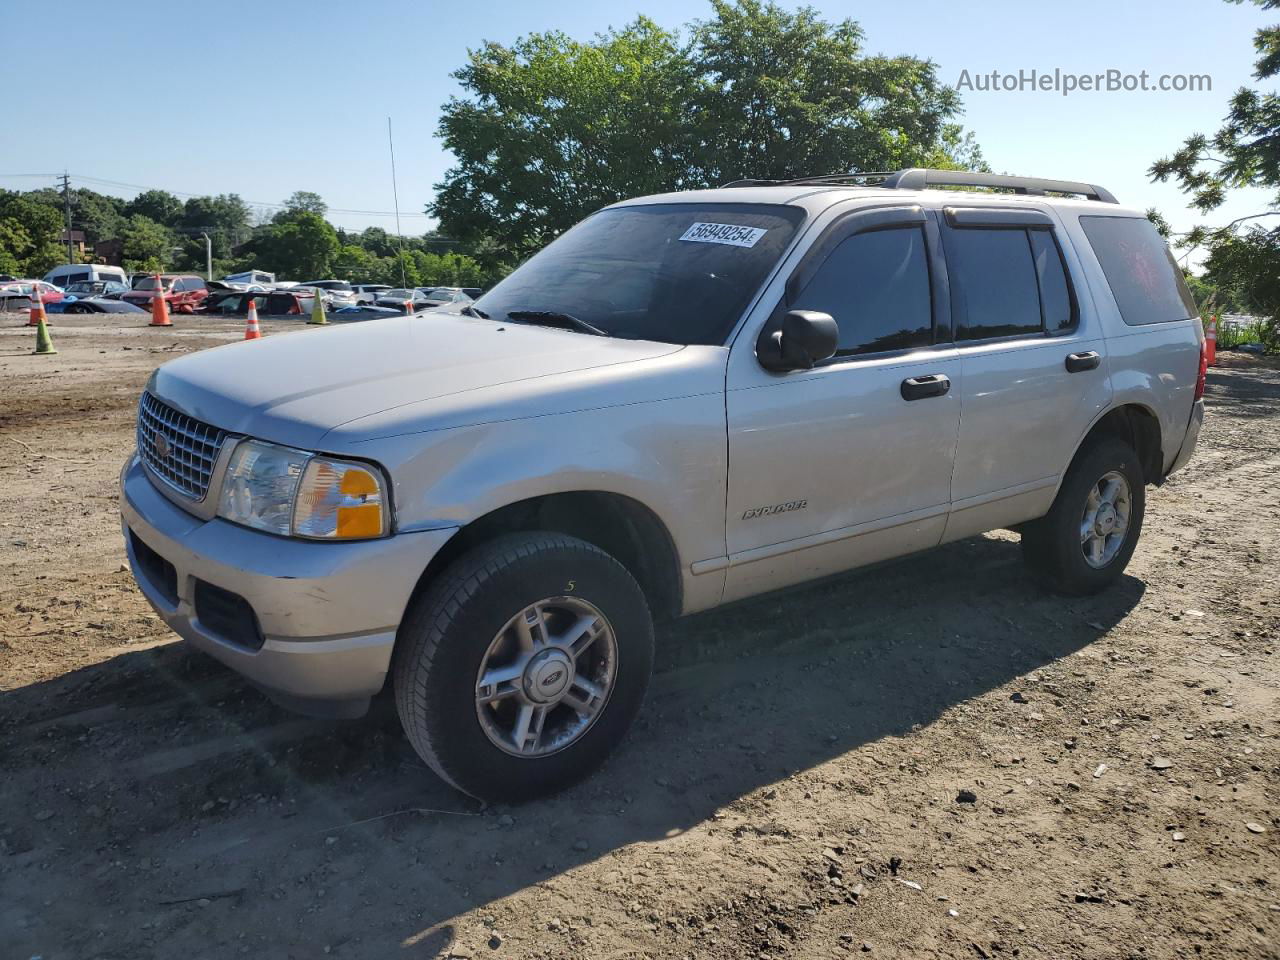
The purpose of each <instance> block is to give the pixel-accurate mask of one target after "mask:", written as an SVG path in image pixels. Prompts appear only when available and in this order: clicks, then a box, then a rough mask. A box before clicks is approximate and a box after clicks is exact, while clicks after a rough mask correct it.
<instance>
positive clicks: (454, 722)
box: [394, 533, 653, 801]
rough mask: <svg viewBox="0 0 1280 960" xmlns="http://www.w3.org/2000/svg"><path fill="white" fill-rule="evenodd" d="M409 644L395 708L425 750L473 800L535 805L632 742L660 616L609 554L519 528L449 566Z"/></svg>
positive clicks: (406, 634)
mask: <svg viewBox="0 0 1280 960" xmlns="http://www.w3.org/2000/svg"><path fill="white" fill-rule="evenodd" d="M396 646H397V649H396V663H395V676H394V684H395V692H396V707H397V710H398V712H399V714H400V721H401V723H402V724H403V726H404V729H405V732H406V734H407V735H408V737H409V740H410V742H411V743H412V744H413V746H414V749H415V750H417V752H418V754H419V756H421V757H422V759H423V760H424V761H426V763H427V765H428V766H430V767H431V768H432V769H433V770H434V771H435V772H436V773H437V774H439V775H440V776H441V777H442V778H443V779H445V780H446V781H448V782H449V783H451V784H453V785H454V786H455V787H457V788H458V789H459V790H462V791H464V792H466V793H469V794H471V795H472V796H475V797H479V798H481V799H483V800H488V801H497V800H524V799H529V798H532V797H536V796H539V795H541V794H546V793H551V792H554V791H556V790H559V789H562V788H563V787H566V786H568V785H569V784H571V783H573V782H574V781H576V780H578V779H580V778H582V777H584V776H586V775H587V774H588V773H590V772H591V771H592V770H594V769H595V768H596V767H597V766H599V765H600V764H601V763H603V762H604V760H605V758H606V757H607V756H608V755H609V753H610V752H611V751H612V750H613V748H614V747H615V746H616V745H617V743H618V742H619V741H620V740H621V739H622V737H623V736H624V734H625V733H626V731H627V729H628V728H629V727H630V726H631V722H632V720H633V719H634V718H635V715H636V713H637V711H638V710H639V708H640V703H641V700H642V699H643V697H644V692H645V689H646V687H647V686H648V682H649V674H650V671H651V669H652V666H653V623H652V619H651V617H650V614H649V608H648V606H647V604H646V603H645V599H644V595H643V593H642V592H641V590H640V587H639V585H637V583H636V582H635V580H634V579H633V578H632V576H631V574H630V573H628V572H627V570H626V568H625V567H623V566H622V565H621V564H620V563H618V561H616V560H614V559H613V558H612V557H611V556H609V555H608V554H607V553H605V552H604V551H602V550H600V549H598V548H596V547H594V546H592V545H591V544H589V543H586V542H584V541H582V540H577V539H575V538H573V537H567V536H563V535H560V534H549V533H529V534H511V535H508V536H505V537H501V538H499V539H497V540H494V541H493V542H491V543H488V544H485V545H482V546H480V547H477V548H476V549H474V550H472V551H470V552H469V553H466V554H464V555H463V556H462V557H460V558H459V559H458V560H456V561H455V562H454V563H453V564H452V565H451V566H450V567H449V568H448V569H446V570H445V571H444V573H443V574H442V575H441V576H440V577H439V579H438V580H437V581H436V582H435V583H434V584H433V585H432V586H431V587H429V588H428V589H427V590H426V591H425V592H424V593H423V594H422V595H421V596H420V597H419V598H418V600H417V601H416V602H415V603H414V604H412V605H411V607H410V610H409V613H408V615H407V616H406V618H405V621H404V623H403V624H402V625H401V628H400V634H399V637H398V638H397V644H396Z"/></svg>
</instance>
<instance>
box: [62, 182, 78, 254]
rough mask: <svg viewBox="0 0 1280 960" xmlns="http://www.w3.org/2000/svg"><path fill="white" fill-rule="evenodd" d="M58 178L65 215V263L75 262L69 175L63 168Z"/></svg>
mask: <svg viewBox="0 0 1280 960" xmlns="http://www.w3.org/2000/svg"><path fill="white" fill-rule="evenodd" d="M59 179H61V180H62V207H63V210H65V211H66V215H67V263H75V262H76V254H75V247H74V246H73V245H72V243H71V177H70V175H69V174H68V173H67V172H66V171H65V170H64V171H62V176H61V177H60V178H59Z"/></svg>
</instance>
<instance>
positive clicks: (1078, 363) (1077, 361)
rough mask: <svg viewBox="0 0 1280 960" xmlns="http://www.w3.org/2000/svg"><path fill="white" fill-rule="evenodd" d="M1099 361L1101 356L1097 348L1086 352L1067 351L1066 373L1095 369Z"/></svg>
mask: <svg viewBox="0 0 1280 960" xmlns="http://www.w3.org/2000/svg"><path fill="white" fill-rule="evenodd" d="M1101 362H1102V357H1101V356H1100V355H1099V353H1098V351H1097V350H1090V351H1089V352H1088V353H1069V354H1067V373H1079V372H1080V371H1082V370H1096V369H1098V364H1100V363H1101Z"/></svg>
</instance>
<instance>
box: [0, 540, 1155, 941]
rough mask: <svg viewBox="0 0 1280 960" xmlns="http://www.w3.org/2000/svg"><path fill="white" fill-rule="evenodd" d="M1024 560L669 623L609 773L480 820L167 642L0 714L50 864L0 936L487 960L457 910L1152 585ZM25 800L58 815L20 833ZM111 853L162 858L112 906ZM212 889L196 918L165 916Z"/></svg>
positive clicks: (378, 754) (941, 566) (384, 730)
mask: <svg viewBox="0 0 1280 960" xmlns="http://www.w3.org/2000/svg"><path fill="white" fill-rule="evenodd" d="M1018 552H1019V548H1018V545H1017V542H1016V540H1015V539H1011V538H1010V537H1009V536H1008V535H988V536H985V537H980V538H977V539H974V540H969V541H965V542H961V543H957V544H951V545H949V546H947V547H944V548H942V549H940V550H936V551H933V552H931V553H928V554H924V555H920V556H917V557H912V558H908V559H906V560H904V561H899V562H897V563H895V564H893V565H891V566H886V567H883V568H880V569H876V570H870V571H862V572H859V573H856V574H851V575H844V576H840V577H837V578H832V579H829V580H826V581H823V582H820V583H817V584H813V585H809V586H806V587H803V588H798V589H793V590H789V591H786V592H783V593H779V594H775V595H770V596H767V597H763V598H757V599H754V600H750V601H745V602H742V603H738V604H736V605H734V606H732V607H729V608H726V609H724V610H720V611H715V612H709V613H705V614H700V615H697V616H694V617H690V618H687V619H685V620H683V621H679V622H676V623H673V624H669V625H666V626H663V627H661V628H660V629H659V640H660V655H659V662H658V672H657V674H656V675H655V678H654V682H653V685H652V687H651V691H650V696H649V699H648V701H647V704H646V707H645V710H644V712H643V714H642V716H641V719H640V721H639V722H638V723H637V726H636V729H635V730H634V732H633V733H632V734H631V736H630V737H629V738H628V741H627V742H626V743H625V744H623V745H622V748H621V749H620V750H619V751H618V753H617V755H616V756H615V757H614V758H613V759H612V760H611V761H610V762H609V763H608V764H607V765H606V766H605V768H604V769H603V770H602V771H600V772H599V773H597V774H596V775H594V776H592V777H590V778H588V779H587V780H586V781H585V782H583V783H582V784H580V785H579V786H577V787H574V788H572V789H570V790H568V791H566V792H564V793H562V794H560V795H558V796H555V797H552V798H549V799H546V800H542V801H538V802H534V803H529V804H524V805H520V806H516V807H498V808H489V809H483V808H481V807H480V805H479V804H477V803H476V802H475V801H472V800H470V799H469V798H466V797H464V796H461V795H460V794H458V793H456V792H454V791H453V790H451V789H450V788H448V787H447V786H445V785H444V784H442V783H441V782H440V781H438V780H437V779H436V778H435V777H434V776H432V775H431V774H430V772H429V771H427V769H426V768H425V767H424V766H423V765H422V763H421V762H420V761H419V760H418V759H417V757H416V756H415V755H414V754H413V752H412V750H411V749H410V747H409V746H408V744H407V742H406V741H405V739H404V737H403V735H402V734H401V733H400V731H399V729H398V727H397V725H396V722H395V719H394V715H393V714H392V713H390V712H389V711H388V710H387V708H386V704H385V703H382V704H380V705H379V708H378V709H375V711H374V712H373V713H371V715H370V716H369V717H367V718H365V719H363V720H360V721H355V722H347V723H341V724H339V723H330V722H325V721H317V720H308V719H300V718H294V717H292V716H291V715H289V714H287V713H284V712H283V711H280V710H278V709H277V708H276V707H274V706H273V705H271V704H270V703H269V702H267V701H266V700H265V698H263V697H261V696H260V695H258V694H257V693H256V692H254V691H252V690H249V689H248V688H246V687H245V686H244V685H243V683H242V682H241V681H240V680H239V678H238V677H235V676H234V675H232V674H230V673H229V672H228V671H226V670H224V669H223V668H221V667H220V666H219V665H217V664H215V663H213V662H212V661H211V660H207V659H206V658H203V657H196V656H192V655H188V654H186V653H185V652H184V651H183V650H182V649H181V647H180V645H177V644H174V645H170V646H166V647H163V648H159V649H155V650H150V651H143V652H138V653H129V654H124V655H122V656H120V657H117V658H115V659H113V660H111V661H108V662H106V663H103V664H99V665H97V666H94V667H90V668H87V669H84V670H79V671H75V672H73V673H70V674H68V675H66V676H64V677H62V678H59V679H57V680H53V681H50V682H48V683H41V684H34V685H31V686H29V687H24V688H21V689H18V690H13V691H10V692H7V693H3V694H0V717H7V718H9V719H8V720H5V721H0V725H2V727H3V731H4V737H3V742H2V744H0V768H4V769H7V770H11V771H14V772H15V773H14V776H13V777H11V778H9V781H8V783H7V784H6V785H0V800H2V801H3V804H2V805H0V810H10V811H16V810H19V809H22V810H23V811H24V813H23V815H22V816H21V817H13V818H11V822H16V823H18V824H19V826H18V827H17V828H16V829H14V828H10V829H9V831H8V832H7V833H0V838H2V839H3V840H4V841H5V845H6V847H7V852H8V853H9V856H10V863H11V864H18V865H21V864H29V865H31V866H34V865H35V864H36V863H37V862H39V863H44V864H46V866H47V869H44V870H42V871H40V881H41V882H40V883H37V884H32V885H29V886H27V885H24V886H21V887H20V888H19V887H18V884H17V883H16V882H15V881H16V878H17V877H18V876H19V875H20V874H25V875H26V876H31V875H33V874H34V873H35V872H36V871H35V870H33V869H28V870H26V871H20V870H18V869H10V870H9V871H7V874H6V873H4V872H0V903H3V902H6V901H7V902H8V903H9V906H8V907H7V908H0V928H5V927H8V928H10V929H15V930H17V936H16V942H17V944H18V945H20V946H22V947H23V948H24V949H25V948H27V947H28V946H29V947H30V949H31V950H32V952H36V951H38V950H40V949H43V950H44V951H45V952H46V954H49V953H53V952H54V950H53V948H52V946H51V944H55V943H57V942H58V941H59V940H65V944H64V947H65V949H66V950H67V951H68V952H70V953H72V954H74V955H81V954H82V953H84V952H85V948H86V947H88V946H90V945H92V946H93V947H94V949H95V951H97V950H102V949H103V948H104V947H105V946H110V947H111V949H112V950H113V951H115V952H111V953H106V952H103V953H101V955H103V956H106V955H111V956H116V955H130V956H151V955H155V956H174V955H180V954H181V953H183V952H184V951H185V952H187V953H189V954H190V955H193V956H206V955H218V956H222V955H228V954H230V953H232V952H235V951H236V950H238V949H240V947H241V946H244V945H251V946H252V948H253V950H254V952H262V951H263V950H264V949H266V950H268V951H270V955H284V951H283V950H282V949H281V948H284V947H289V948H290V949H296V950H297V951H298V953H297V954H296V955H298V956H314V955H319V953H320V951H321V950H322V949H324V948H326V947H328V948H331V949H335V950H336V949H337V948H338V947H339V946H342V945H344V944H347V945H352V946H351V950H352V953H351V955H359V956H365V955H379V956H381V955H388V954H390V953H391V952H392V951H393V950H400V951H404V952H407V953H408V954H409V955H411V956H424V957H433V956H447V955H448V952H449V950H450V949H451V948H455V947H456V948H461V947H464V946H465V947H466V948H467V949H469V950H471V951H473V952H475V954H476V955H477V956H478V955H480V953H481V952H482V950H483V952H488V951H487V949H485V947H484V943H485V940H484V937H485V936H487V934H486V933H485V932H484V930H482V929H480V926H481V925H480V924H478V923H476V922H468V923H466V924H462V925H459V923H458V918H459V916H460V915H462V914H465V913H467V912H468V911H470V910H476V909H479V908H483V907H485V906H486V905H488V904H491V903H493V902H494V901H496V900H499V899H501V898H503V897H505V896H508V895H510V894H513V893H515V892H517V891H520V890H522V889H525V888H527V887H529V886H531V885H535V884H544V883H546V882H547V881H550V880H553V878H555V877H556V876H557V875H559V874H563V873H564V872H566V871H569V870H572V869H574V868H576V867H578V866H580V865H582V864H583V863H586V862H589V861H594V860H598V859H600V858H602V857H606V856H608V855H609V854H610V853H611V852H613V851H616V850H619V849H620V848H623V847H626V846H628V845H631V844H636V843H644V842H650V841H660V840H662V839H664V838H670V837H674V836H677V835H678V834H680V833H682V832H683V831H686V830H688V829H689V828H691V827H693V826H695V825H697V824H700V823H702V822H704V821H706V820H708V819H709V818H712V817H713V816H714V815H716V814H717V811H720V810H721V809H722V808H724V807H725V806H727V805H730V804H734V803H735V802H736V801H740V800H741V799H742V798H744V797H748V796H749V795H754V794H755V793H756V792H757V791H760V790H761V789H763V788H767V787H768V786H769V785H770V784H773V783H776V782H777V781H779V780H781V779H783V778H785V777H787V776H790V775H793V774H795V773H797V772H798V771H804V770H807V769H809V768H812V767H814V766H817V765H820V764H824V763H826V762H828V761H831V760H833V759H835V758H839V757H842V756H844V755H846V754H853V753H854V752H856V751H857V750H858V749H859V748H860V747H862V746H863V745H866V744H869V743H874V742H876V741H879V740H881V739H883V738H886V737H893V736H898V735H902V734H906V733H908V732H909V731H911V730H912V729H913V728H916V727H918V726H920V725H926V724H929V723H931V722H932V721H933V720H935V719H936V718H938V717H939V716H940V715H941V714H943V713H944V712H946V711H948V710H950V709H951V708H953V707H955V706H956V705H958V704H961V703H963V702H964V701H966V700H969V699H970V698H973V697H976V696H979V695H981V694H984V693H986V692H988V691H990V690H992V689H994V688H998V687H1001V686H1004V685H1006V684H1010V683H1012V682H1014V681H1016V680H1017V679H1018V678H1020V677H1023V676H1024V675H1025V674H1027V673H1028V672H1030V671H1033V670H1035V669H1037V668H1039V667H1041V666H1044V665H1046V664H1049V663H1052V662H1054V661H1056V660H1058V659H1060V658H1062V657H1065V656H1068V655H1070V654H1072V653H1074V652H1076V651H1078V650H1080V649H1081V648H1083V647H1085V646H1087V645H1088V644H1089V643H1091V642H1092V641H1094V640H1095V639H1097V638H1098V637H1099V636H1101V635H1102V634H1103V633H1105V632H1106V631H1107V630H1109V629H1110V628H1111V627H1112V626H1113V625H1115V624H1116V623H1117V622H1118V621H1120V620H1122V619H1123V618H1124V617H1125V616H1126V614H1128V613H1129V611H1130V610H1132V609H1133V607H1134V606H1135V605H1136V604H1137V603H1138V601H1139V600H1140V598H1141V597H1142V594H1143V591H1144V589H1145V587H1144V585H1143V583H1142V582H1141V581H1139V580H1137V579H1135V578H1133V577H1130V576H1126V577H1125V578H1123V579H1122V581H1121V582H1120V583H1119V584H1117V585H1116V586H1115V587H1113V588H1112V589H1111V590H1109V591H1107V592H1106V593H1104V594H1102V595H1100V596H1097V597H1092V598H1084V599H1063V598H1059V597H1053V596H1050V595H1048V594H1046V593H1044V592H1042V591H1040V590H1039V589H1038V588H1036V587H1035V586H1034V585H1033V584H1032V583H1031V582H1030V580H1029V578H1028V577H1027V576H1026V574H1025V573H1024V572H1023V568H1022V565H1021V563H1020V561H1019V558H1018ZM54 758H56V761H57V762H56V764H53V763H51V761H52V760H53V759H54ZM859 786H860V785H859V784H854V783H851V784H850V789H858V788H859ZM862 790H863V791H864V792H865V791H868V790H869V788H868V787H866V786H862ZM37 795H38V796H40V797H54V798H62V797H65V798H67V801H66V802H67V804H68V805H67V806H66V807H65V812H63V809H64V808H62V807H57V806H54V803H53V801H46V800H34V801H33V800H27V799H21V798H26V797H31V796H37ZM58 802H62V801H58ZM32 803H35V804H37V805H41V804H45V803H49V804H50V806H51V807H52V808H53V809H54V810H55V812H56V813H57V816H56V817H52V818H50V819H49V820H48V821H47V822H46V823H40V822H32V821H31V818H30V817H29V815H27V813H26V811H28V810H29V809H30V807H31V804H32ZM90 805H91V806H92V807H93V808H94V809H95V810H96V811H97V812H96V815H86V814H85V813H84V810H85V808H86V806H90ZM928 815H929V814H928V811H924V812H923V813H922V816H926V817H927V816H928ZM761 816H762V817H763V818H765V819H769V818H770V817H778V818H782V819H783V820H785V819H786V817H787V811H785V810H777V811H774V812H771V813H770V812H767V811H766V812H762V813H761ZM59 823H61V827H62V829H63V830H71V831H72V832H73V833H74V835H75V843H74V844H72V845H68V843H67V837H65V836H61V835H59V834H58V832H57V828H58V824H59ZM3 852H5V851H4V850H0V853H3ZM117 859H127V860H129V861H130V862H145V863H150V862H152V861H154V862H155V863H156V864H158V865H157V866H154V867H152V868H150V869H148V870H146V871H142V872H141V873H140V874H139V875H138V876H136V877H135V878H134V879H133V880H132V882H130V883H129V884H127V885H126V886H124V887H122V888H112V889H111V892H110V893H104V889H106V888H104V886H103V882H102V881H101V880H100V879H99V878H100V877H101V876H102V871H103V870H105V867H104V864H106V863H108V862H110V861H113V860H117ZM6 877H7V879H6ZM50 884H53V886H50ZM6 886H7V887H11V888H13V889H8V890H4V889H3V888H4V887H6ZM51 890H56V898H53V899H51V897H53V895H52V894H51V892H50V891H51ZM223 891H231V893H229V894H225V893H223ZM317 891H318V894H317ZM212 894H216V895H217V896H216V897H213V898H212V900H211V902H210V903H209V904H206V905H205V906H206V907H207V909H198V910H193V909H190V904H187V905H185V906H175V905H172V904H170V903H169V901H173V900H181V899H182V898H186V897H190V898H200V897H203V898H206V899H209V898H210V897H211V895H212ZM619 896H620V897H622V894H621V893H619ZM320 898H322V899H320ZM95 905H100V906H101V907H102V909H103V911H104V914H105V912H106V910H107V908H109V910H110V915H111V917H112V922H111V924H110V932H109V933H108V934H107V935H106V936H107V937H108V939H107V940H105V941H104V940H103V939H101V937H100V938H99V939H96V940H89V939H83V940H77V939H76V937H77V936H79V935H80V934H77V933H73V932H70V931H80V930H84V929H85V925H84V924H83V923H82V922H80V921H81V920H82V918H83V916H84V914H85V911H86V910H90V912H92V910H93V908H94V907H95ZM565 909H568V908H565ZM548 910H549V911H550V910H551V908H550V907H548ZM552 915H553V914H552V913H549V914H548V917H550V916H552ZM157 916H159V918H160V919H157ZM144 922H145V923H147V924H148V927H146V928H144V927H143V923H144ZM83 936H84V937H85V938H87V937H89V933H84V934H83ZM355 945H358V948H357V947H356V946H355ZM326 952H327V951H326ZM93 955H95V956H97V955H99V953H97V952H94V953H93Z"/></svg>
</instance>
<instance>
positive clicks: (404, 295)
mask: <svg viewBox="0 0 1280 960" xmlns="http://www.w3.org/2000/svg"><path fill="white" fill-rule="evenodd" d="M412 296H413V291H412V290H404V289H402V288H400V287H396V288H395V289H394V290H388V291H387V292H386V293H384V294H383V297H385V298H386V299H388V300H408V299H409V298H410V297H412Z"/></svg>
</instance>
